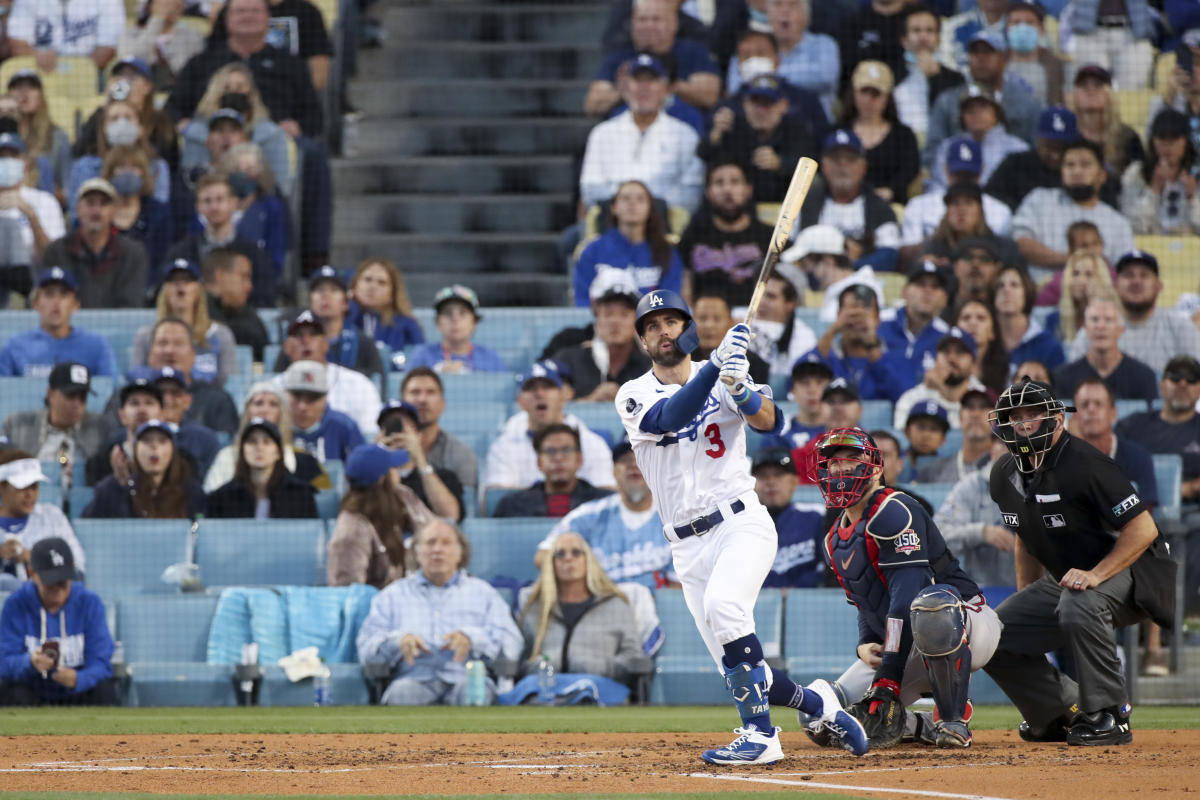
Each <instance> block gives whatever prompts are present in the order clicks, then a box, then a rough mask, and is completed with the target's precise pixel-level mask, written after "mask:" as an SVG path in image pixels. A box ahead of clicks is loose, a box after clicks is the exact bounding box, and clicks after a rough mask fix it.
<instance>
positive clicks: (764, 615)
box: [650, 589, 857, 705]
mask: <svg viewBox="0 0 1200 800" xmlns="http://www.w3.org/2000/svg"><path fill="white" fill-rule="evenodd" d="M654 599H655V603H656V605H657V606H658V617H659V620H660V622H661V623H662V629H663V646H662V649H661V650H659V651H658V656H657V658H656V660H655V677H654V680H653V681H652V682H651V685H650V702H651V703H656V704H665V705H722V704H725V703H728V702H729V692H728V690H727V689H726V688H725V681H724V680H723V679H722V677H721V673H720V672H719V671H718V670H717V665H716V664H715V663H714V662H713V658H712V656H711V655H710V654H709V652H708V648H707V647H705V646H704V640H703V639H701V638H700V633H699V631H697V630H696V623H695V620H693V619H692V615H691V612H689V611H688V608H687V603H686V602H685V601H684V599H683V592H682V591H681V590H678V589H660V590H659V591H658V593H657V594H656V595H655V598H654ZM783 619H784V607H783V598H782V595H781V593H780V591H779V590H778V589H763V590H762V592H760V593H759V596H758V603H757V604H755V607H754V626H755V629H756V632H757V634H758V637H759V639H760V640H761V641H762V644H763V653H764V654H765V655H766V656H767V657H768V658H772V657H774V656H776V655H779V654H780V653H781V645H782V641H783V638H784V637H783ZM856 637H857V634H856Z"/></svg>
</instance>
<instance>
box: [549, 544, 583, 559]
mask: <svg viewBox="0 0 1200 800" xmlns="http://www.w3.org/2000/svg"><path fill="white" fill-rule="evenodd" d="M582 557H583V548H582V547H572V548H570V549H567V548H565V547H564V548H563V549H561V550H555V551H554V558H555V560H557V561H566V560H567V559H568V558H582Z"/></svg>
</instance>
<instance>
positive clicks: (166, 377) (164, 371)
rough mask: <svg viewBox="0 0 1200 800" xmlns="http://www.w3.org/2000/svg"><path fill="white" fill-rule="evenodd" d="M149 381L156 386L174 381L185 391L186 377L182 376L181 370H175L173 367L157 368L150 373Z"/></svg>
mask: <svg viewBox="0 0 1200 800" xmlns="http://www.w3.org/2000/svg"><path fill="white" fill-rule="evenodd" d="M150 380H151V381H153V382H154V384H155V385H156V386H157V385H158V384H160V383H162V382H163V381H174V382H175V383H178V384H179V385H180V386H182V387H183V388H185V389H186V388H187V385H188V381H187V376H186V375H184V374H183V371H182V370H178V369H175V368H174V367H159V368H158V369H156V370H154V371H153V372H152V373H151V376H150Z"/></svg>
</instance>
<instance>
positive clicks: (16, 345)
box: [0, 267, 117, 378]
mask: <svg viewBox="0 0 1200 800" xmlns="http://www.w3.org/2000/svg"><path fill="white" fill-rule="evenodd" d="M35 285H36V288H35V289H34V292H33V296H32V297H31V298H30V306H31V307H32V308H33V310H34V311H36V312H38V327H36V328H34V329H33V330H31V331H24V332H22V333H18V334H15V335H13V336H12V337H11V338H10V339H9V340H8V341H7V342H5V343H4V346H3V347H2V348H0V376H2V377H5V378H11V377H22V376H24V377H27V378H43V377H46V376H48V375H49V374H50V370H51V369H53V368H54V365H55V364H58V363H59V362H62V361H74V362H76V363H79V364H83V365H84V366H86V367H87V368H88V370H89V371H90V372H91V373H92V375H108V376H110V377H116V374H117V361H116V358H115V357H114V356H113V351H112V347H111V346H110V345H109V343H108V340H107V339H105V338H104V337H103V336H101V335H99V334H97V333H92V332H91V331H86V330H84V329H83V328H80V327H77V326H75V325H72V324H71V317H72V316H73V315H74V314H75V312H76V311H78V310H79V295H78V294H77V292H78V289H79V282H78V281H77V280H76V279H75V275H74V274H73V273H72V272H71V271H70V270H66V269H63V268H62V267H47V268H46V269H44V270H42V271H41V272H39V273H38V276H37V283H36V284H35Z"/></svg>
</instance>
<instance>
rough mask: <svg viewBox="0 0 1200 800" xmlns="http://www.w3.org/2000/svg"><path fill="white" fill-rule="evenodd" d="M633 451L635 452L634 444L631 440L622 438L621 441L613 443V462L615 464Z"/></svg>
mask: <svg viewBox="0 0 1200 800" xmlns="http://www.w3.org/2000/svg"><path fill="white" fill-rule="evenodd" d="M632 452H633V445H632V444H631V443H630V441H629V440H628V439H622V440H621V441H619V442H617V443H616V444H614V445H613V448H612V460H613V463H614V464H615V463H616V462H618V461H620V460H621V458H622V456H627V455H629V454H631V453H632Z"/></svg>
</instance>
